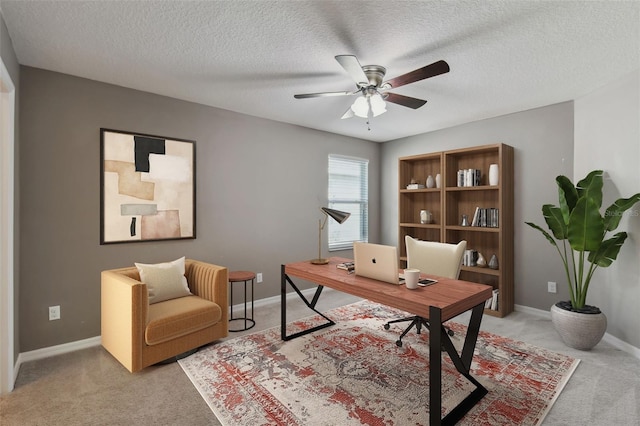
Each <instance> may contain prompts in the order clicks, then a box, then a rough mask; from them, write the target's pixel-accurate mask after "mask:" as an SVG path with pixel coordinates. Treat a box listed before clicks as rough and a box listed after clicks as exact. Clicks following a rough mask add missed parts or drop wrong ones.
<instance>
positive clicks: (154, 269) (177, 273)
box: [135, 257, 191, 305]
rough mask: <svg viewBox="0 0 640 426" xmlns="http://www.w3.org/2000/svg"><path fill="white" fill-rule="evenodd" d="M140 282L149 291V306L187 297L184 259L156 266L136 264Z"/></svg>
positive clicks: (187, 287) (188, 293) (187, 288)
mask: <svg viewBox="0 0 640 426" xmlns="http://www.w3.org/2000/svg"><path fill="white" fill-rule="evenodd" d="M135 265H136V268H138V272H139V273H140V281H142V282H143V283H145V284H146V285H147V289H148V290H149V304H150V305H151V304H153V303H158V302H163V301H165V300H169V299H176V298H178V297H183V296H189V295H190V294H191V292H190V291H189V286H188V285H187V279H186V278H185V276H184V257H181V258H180V259H177V260H174V261H173V262H165V263H158V264H145V263H136V264H135Z"/></svg>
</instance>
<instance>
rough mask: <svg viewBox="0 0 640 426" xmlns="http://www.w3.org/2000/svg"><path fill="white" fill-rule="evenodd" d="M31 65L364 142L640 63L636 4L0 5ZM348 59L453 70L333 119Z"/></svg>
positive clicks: (585, 85)
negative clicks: (365, 110) (369, 111)
mask: <svg viewBox="0 0 640 426" xmlns="http://www.w3.org/2000/svg"><path fill="white" fill-rule="evenodd" d="M0 10H1V12H2V14H3V16H4V19H5V21H6V24H7V27H8V30H9V34H10V36H11V39H12V41H13V46H14V48H15V50H16V54H17V56H18V60H19V62H20V63H21V64H23V65H28V66H32V67H37V68H43V69H47V70H53V71H58V72H62V73H66V74H71V75H75V76H80V77H85V78H89V79H93V80H98V81H102V82H107V83H112V84H116V85H120V86H124V87H129V88H133V89H138V90H143V91H147V92H152V93H157V94H161V95H166V96H171V97H174V98H178V99H184V100H187V101H192V102H197V103H200V104H205V105H211V106H214V107H219V108H224V109H227V110H231V111H237V112H241V113H244V114H249V115H253V116H257V117H263V118H267V119H271V120H276V121H281V122H286V123H292V124H297V125H300V126H305V127H310V128H315V129H320V130H325V131H328V132H333V133H338V134H343V135H349V136H354V137H357V138H362V139H367V140H372V141H378V142H382V141H388V140H393V139H397V138H401V137H405V136H410V135H415V134H419V133H424V132H428V131H433V130H436V129H441V128H445V127H450V126H454V125H457V124H461V123H466V122H470V121H475V120H480V119H484V118H489V117H495V116H498V115H503V114H507V113H511V112H516V111H522V110H527V109H531V108H535V107H540V106H544V105H549V104H553V103H557V102H563V101H567V100H572V99H576V98H579V97H581V96H583V95H585V94H587V93H589V92H591V91H593V90H595V89H597V88H598V87H600V86H603V85H605V84H607V83H609V82H611V81H614V80H616V79H617V78H619V77H621V76H623V75H625V74H627V73H629V72H631V71H633V70H636V69H638V68H640V2H639V1H627V2H624V1H575V2H574V1H546V2H541V1H513V0H510V1H498V0H493V1H486V0H473V1H319V0H318V1H257V0H256V1H239V0H235V1H156V0H147V1H46V2H40V1H13V0H0ZM338 54H353V55H356V56H357V57H358V59H359V60H360V63H361V64H362V65H367V64H377V65H382V66H384V67H386V68H387V78H392V77H396V76H398V75H400V74H404V73H406V72H409V71H412V70H414V69H417V68H420V67H422V66H424V65H427V64H430V63H432V62H435V61H437V60H440V59H444V60H445V61H447V62H448V63H449V65H450V67H451V72H449V73H448V74H443V75H440V76H437V77H433V78H431V79H427V80H423V81H419V82H416V83H413V84H410V85H407V86H403V87H401V88H398V89H397V90H396V91H397V93H400V94H404V95H407V96H412V97H417V98H422V99H426V100H428V103H427V104H426V105H425V106H423V107H422V108H420V109H418V110H412V109H408V108H404V107H402V106H398V105H394V104H388V106H387V110H388V111H387V113H385V114H383V115H381V116H379V117H376V118H374V119H373V120H372V122H371V130H370V131H368V130H367V125H366V123H365V121H366V120H365V119H361V118H351V119H348V120H341V119H340V117H341V116H342V114H343V113H344V112H345V111H346V110H347V108H348V107H349V105H350V104H351V103H352V102H353V100H354V99H353V98H351V97H326V98H314V99H300V100H297V99H294V98H293V95H294V94H296V93H309V92H322V91H345V90H353V89H354V88H355V85H354V83H353V82H352V81H351V79H350V78H349V76H348V75H347V74H346V72H345V71H344V70H343V69H342V68H341V67H340V65H339V64H338V63H337V62H336V61H335V59H334V56H335V55H338Z"/></svg>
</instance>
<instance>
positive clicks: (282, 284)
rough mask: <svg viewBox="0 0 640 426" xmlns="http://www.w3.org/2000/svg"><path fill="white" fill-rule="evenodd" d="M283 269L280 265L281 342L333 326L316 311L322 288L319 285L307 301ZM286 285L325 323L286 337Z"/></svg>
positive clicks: (333, 323) (332, 323) (331, 322)
mask: <svg viewBox="0 0 640 426" xmlns="http://www.w3.org/2000/svg"><path fill="white" fill-rule="evenodd" d="M284 269H285V267H284V265H282V266H281V267H280V336H281V338H282V340H285V341H287V340H291V339H295V338H296V337H300V336H304V335H305V334H309V333H313V332H314V331H318V330H321V329H323V328H327V327H330V326H332V325H335V322H334V321H333V320H331V319H330V318H329V317H327V316H326V315H324V314H323V313H322V312H319V311H318V310H316V304H317V303H318V299H319V298H320V294H321V293H322V289H324V286H321V285H319V286H318V287H317V289H316V292H315V293H314V295H313V299H311V301H309V300H307V298H306V297H304V294H302V292H301V291H300V289H298V287H297V286H296V285H295V284H294V282H293V281H291V279H290V278H289V277H288V276H287V274H285V272H284ZM287 283H289V285H290V286H291V288H293V290H294V291H295V292H296V293H297V294H298V296H299V297H300V299H302V301H303V302H304V304H305V305H307V307H308V308H309V309H311V310H313V311H314V312H315V313H317V314H318V315H320V316H321V317H322V318H324V319H326V320H327V322H326V323H323V324H320V325H317V326H315V327H311V328H308V329H306V330H302V331H299V332H297V333H294V334H291V335H289V336H287Z"/></svg>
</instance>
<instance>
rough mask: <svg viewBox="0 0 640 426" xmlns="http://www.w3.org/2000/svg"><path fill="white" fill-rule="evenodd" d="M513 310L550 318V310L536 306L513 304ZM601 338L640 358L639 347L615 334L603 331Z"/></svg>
mask: <svg viewBox="0 0 640 426" xmlns="http://www.w3.org/2000/svg"><path fill="white" fill-rule="evenodd" d="M515 310H516V311H518V312H524V313H527V314H531V315H536V316H539V317H543V318H546V319H551V312H550V311H545V310H542V309H537V308H530V307H529V306H522V305H515ZM602 340H603V341H605V342H607V343H608V344H610V345H611V346H613V347H614V348H616V349H620V350H621V351H623V352H626V353H628V354H629V355H631V356H633V357H635V358H638V359H640V349H639V348H636V347H635V346H633V345H631V344H629V343H627V342H625V341H624V340H620V339H618V338H617V337H616V336H613V335H611V334H609V333H604V336H603V337H602Z"/></svg>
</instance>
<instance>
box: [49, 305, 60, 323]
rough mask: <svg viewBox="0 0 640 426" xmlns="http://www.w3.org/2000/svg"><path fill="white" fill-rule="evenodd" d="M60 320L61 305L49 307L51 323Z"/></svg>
mask: <svg viewBox="0 0 640 426" xmlns="http://www.w3.org/2000/svg"><path fill="white" fill-rule="evenodd" d="M59 319H60V305H58V306H49V321H53V320H59Z"/></svg>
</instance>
